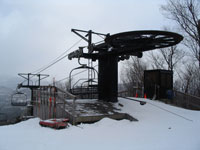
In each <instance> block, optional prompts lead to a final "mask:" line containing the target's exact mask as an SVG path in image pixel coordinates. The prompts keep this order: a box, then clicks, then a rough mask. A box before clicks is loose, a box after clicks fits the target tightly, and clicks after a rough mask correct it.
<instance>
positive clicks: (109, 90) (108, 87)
mask: <svg viewBox="0 0 200 150" xmlns="http://www.w3.org/2000/svg"><path fill="white" fill-rule="evenodd" d="M98 92H99V100H103V101H107V102H117V101H118V99H117V97H118V56H104V57H101V58H100V59H99V76H98Z"/></svg>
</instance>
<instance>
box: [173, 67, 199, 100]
mask: <svg viewBox="0 0 200 150" xmlns="http://www.w3.org/2000/svg"><path fill="white" fill-rule="evenodd" d="M175 82H176V84H175V89H176V90H178V91H181V92H184V93H187V94H191V95H196V96H200V84H199V83H200V70H199V69H198V67H197V65H195V64H189V65H186V67H185V70H182V72H180V73H179V79H177V80H176V81H175Z"/></svg>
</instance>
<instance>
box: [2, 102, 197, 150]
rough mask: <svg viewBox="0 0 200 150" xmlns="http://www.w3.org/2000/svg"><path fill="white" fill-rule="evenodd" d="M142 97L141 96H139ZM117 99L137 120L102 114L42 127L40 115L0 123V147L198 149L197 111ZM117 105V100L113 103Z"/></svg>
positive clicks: (20, 149)
mask: <svg viewBox="0 0 200 150" xmlns="http://www.w3.org/2000/svg"><path fill="white" fill-rule="evenodd" d="M140 100H141V99H140ZM142 100H145V101H147V104H146V105H143V106H141V105H140V104H139V103H138V102H134V101H131V100H124V99H120V100H119V103H121V104H122V105H123V107H120V106H117V107H120V108H121V109H122V112H124V113H129V114H130V115H132V116H133V117H135V118H137V119H138V120H139V121H138V122H130V121H128V120H121V121H116V120H112V119H109V118H104V119H102V120H101V121H99V122H96V123H94V124H80V125H78V126H70V127H68V128H66V129H62V130H55V129H51V128H45V127H41V126H40V125H39V121H40V119H39V118H34V119H29V120H27V121H23V122H20V123H18V124H15V125H8V126H1V127H0V150H44V149H48V150H58V149H73V150H80V149H83V150H90V149H92V150H94V149H95V150H102V149H105V150H122V149H125V150H133V149H136V150H169V149H170V150H171V149H177V150H179V149H181V150H199V149H200V134H199V133H200V111H191V110H186V109H182V108H177V107H174V106H170V105H167V104H164V103H161V102H157V101H151V100H148V99H142ZM116 105H117V104H116Z"/></svg>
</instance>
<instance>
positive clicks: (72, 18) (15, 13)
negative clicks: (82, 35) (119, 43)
mask: <svg viewBox="0 0 200 150" xmlns="http://www.w3.org/2000/svg"><path fill="white" fill-rule="evenodd" d="M164 3H165V1H164V0H140V1H138V0H99V1H97V0H84V1H83V0H59V1H55V0H42V1H41V0H17V1H16V0H0V52H1V55H0V69H1V73H0V74H1V75H12V76H13V75H15V76H17V73H19V72H27V73H28V72H33V71H35V70H37V69H38V68H41V67H43V66H44V65H46V64H48V63H49V62H51V61H52V60H54V59H55V58H56V57H57V56H59V55H60V54H61V53H63V52H64V51H65V50H67V49H68V48H69V47H71V45H73V44H74V43H75V42H77V41H78V40H79V37H77V36H76V35H74V34H73V33H72V32H71V28H77V29H83V30H90V29H92V30H94V31H96V32H101V33H111V34H114V33H117V32H124V31H131V30H144V29H161V28H162V27H163V26H164V25H169V24H170V23H169V22H168V21H169V20H166V19H165V18H164V17H163V16H162V14H161V12H160V10H159V8H160V5H161V4H164ZM84 44H85V43H84V42H82V44H80V45H78V46H82V45H84ZM78 46H77V47H78ZM77 47H75V48H74V49H73V50H75V49H76V48H77ZM71 51H72V50H71ZM76 61H77V60H73V61H69V60H68V59H67V58H66V59H64V60H62V61H61V62H60V63H58V64H56V65H55V66H53V67H51V68H50V69H48V70H46V71H44V72H43V73H47V74H50V75H51V78H53V77H56V79H57V80H59V79H61V78H63V77H65V76H68V73H69V71H70V70H71V69H72V68H73V67H75V66H77V62H76Z"/></svg>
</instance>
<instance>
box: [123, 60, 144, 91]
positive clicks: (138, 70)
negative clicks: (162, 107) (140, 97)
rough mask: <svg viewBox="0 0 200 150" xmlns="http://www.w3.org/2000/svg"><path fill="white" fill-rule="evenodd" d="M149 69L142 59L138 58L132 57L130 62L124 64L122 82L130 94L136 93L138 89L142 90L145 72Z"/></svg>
mask: <svg viewBox="0 0 200 150" xmlns="http://www.w3.org/2000/svg"><path fill="white" fill-rule="evenodd" d="M146 69H147V64H145V63H144V62H143V61H142V59H140V58H137V57H133V56H132V57H130V59H129V60H128V61H126V62H125V64H124V69H123V71H122V72H123V73H124V74H122V75H121V76H122V82H123V84H124V86H125V89H126V90H127V91H128V92H129V93H132V94H133V93H135V91H134V90H135V89H136V88H140V89H142V87H143V85H144V70H146Z"/></svg>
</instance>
